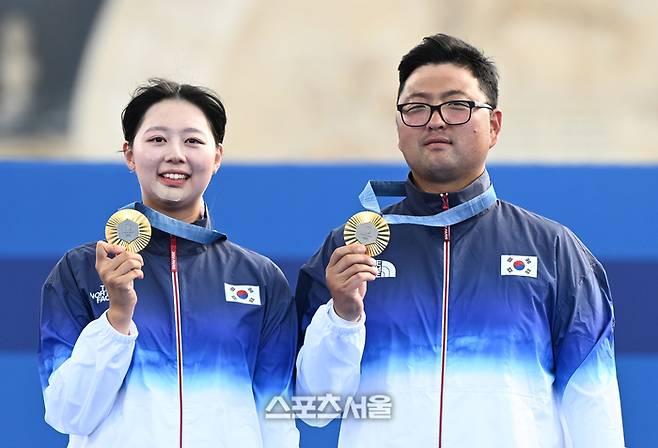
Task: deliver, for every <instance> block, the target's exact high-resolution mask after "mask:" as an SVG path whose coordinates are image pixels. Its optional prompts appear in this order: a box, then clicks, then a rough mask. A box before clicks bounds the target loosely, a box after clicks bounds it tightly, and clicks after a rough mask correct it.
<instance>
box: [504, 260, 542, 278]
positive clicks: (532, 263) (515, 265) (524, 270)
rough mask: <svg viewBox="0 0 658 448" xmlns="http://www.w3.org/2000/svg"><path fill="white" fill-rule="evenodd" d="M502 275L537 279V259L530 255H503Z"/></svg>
mask: <svg viewBox="0 0 658 448" xmlns="http://www.w3.org/2000/svg"><path fill="white" fill-rule="evenodd" d="M500 275H516V276H519V277H532V278H537V257H534V256H530V255H501V256H500Z"/></svg>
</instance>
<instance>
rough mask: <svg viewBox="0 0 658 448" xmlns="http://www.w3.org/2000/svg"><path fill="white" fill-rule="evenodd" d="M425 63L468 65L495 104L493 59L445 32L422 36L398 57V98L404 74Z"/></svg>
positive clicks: (495, 81) (489, 100)
mask: <svg viewBox="0 0 658 448" xmlns="http://www.w3.org/2000/svg"><path fill="white" fill-rule="evenodd" d="M427 64H455V65H457V66H459V67H463V68H466V69H468V70H469V71H470V72H471V73H472V74H473V76H474V77H475V78H476V79H477V80H478V82H479V83H480V89H482V92H484V94H485V95H486V96H487V101H488V102H489V104H490V105H491V106H493V107H497V105H498V70H497V69H496V65H495V64H494V63H493V61H492V60H491V59H489V58H487V57H486V56H485V55H484V53H482V52H481V51H480V50H478V49H477V48H475V47H473V46H472V45H469V44H467V43H466V42H464V41H463V40H461V39H457V38H456V37H452V36H448V35H446V34H435V35H434V36H428V37H425V38H423V41H422V42H421V43H420V44H418V45H416V46H415V47H414V48H412V49H411V51H409V53H407V54H405V55H404V56H403V57H402V60H401V61H400V65H399V66H398V71H399V72H400V87H399V88H398V98H399V97H400V93H402V89H404V84H405V83H406V82H407V78H409V76H410V75H411V74H412V73H413V71H414V70H416V69H417V68H418V67H421V66H423V65H427Z"/></svg>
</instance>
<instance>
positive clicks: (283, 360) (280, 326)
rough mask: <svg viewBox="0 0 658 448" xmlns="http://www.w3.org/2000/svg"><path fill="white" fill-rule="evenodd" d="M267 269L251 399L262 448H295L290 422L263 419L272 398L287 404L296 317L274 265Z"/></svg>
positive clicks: (296, 438) (296, 436) (294, 430)
mask: <svg viewBox="0 0 658 448" xmlns="http://www.w3.org/2000/svg"><path fill="white" fill-rule="evenodd" d="M269 269H270V271H269V272H268V275H269V278H268V280H267V282H268V291H267V302H266V305H265V306H266V310H265V319H264V321H263V327H262V330H261V338H260V345H259V348H258V355H257V358H256V365H255V368H254V380H253V392H254V399H255V401H256V406H257V408H258V415H259V419H260V425H261V435H262V439H263V447H264V448H273V447H281V448H291V447H295V448H296V447H298V446H299V432H298V431H297V428H296V427H295V421H294V419H292V418H288V419H272V418H267V408H268V406H269V405H270V403H272V400H273V399H274V398H276V397H280V398H281V399H283V400H284V401H285V402H286V403H290V398H291V395H292V373H293V367H294V364H295V355H296V351H297V314H296V313H295V306H294V302H293V299H292V294H291V292H290V287H289V286H288V282H287V280H286V278H285V277H284V275H283V273H282V272H281V270H280V269H279V268H278V267H277V266H276V265H274V263H272V264H271V265H270V267H269ZM276 410H278V409H275V411H276Z"/></svg>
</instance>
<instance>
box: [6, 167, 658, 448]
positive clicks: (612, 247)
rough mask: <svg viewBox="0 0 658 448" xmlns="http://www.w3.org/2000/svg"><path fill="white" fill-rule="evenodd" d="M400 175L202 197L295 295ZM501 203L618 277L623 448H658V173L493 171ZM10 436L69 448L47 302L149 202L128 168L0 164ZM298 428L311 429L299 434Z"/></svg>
mask: <svg viewBox="0 0 658 448" xmlns="http://www.w3.org/2000/svg"><path fill="white" fill-rule="evenodd" d="M406 172H407V170H406V168H405V166H404V165H373V164H368V165H340V166H338V165H334V166H331V165H276V166H267V165H230V164H229V165H225V166H224V167H222V169H221V171H220V173H219V175H218V176H217V178H216V179H215V180H214V181H213V183H212V184H211V186H210V187H209V189H208V191H207V193H206V200H207V202H208V205H209V207H210V209H211V213H212V216H213V218H214V225H215V228H217V229H218V230H221V231H223V232H225V233H227V234H228V236H229V238H230V239H232V240H233V241H234V242H237V243H238V244H241V245H243V246H245V247H247V248H250V249H253V250H256V251H258V252H261V253H263V254H264V255H267V256H269V257H271V258H272V259H274V261H276V262H277V263H278V264H279V266H280V267H281V268H282V269H283V271H284V272H285V274H286V276H287V277H288V280H289V281H290V283H291V285H293V288H294V284H295V282H296V278H297V270H298V268H299V266H300V265H301V264H302V263H303V262H304V261H305V260H306V259H307V258H308V257H309V256H310V255H311V254H312V253H313V252H314V251H315V250H316V249H317V248H318V247H319V245H320V244H321V242H322V241H323V239H324V237H325V236H326V234H327V233H328V231H329V230H330V229H331V228H333V227H336V226H338V225H340V224H342V223H343V222H344V221H345V219H346V218H347V217H349V216H350V215H351V214H352V213H354V212H355V211H358V210H360V206H359V203H358V199H357V195H358V193H359V192H360V191H361V189H362V187H363V185H364V183H365V182H366V181H367V180H368V179H404V177H405V176H406ZM490 174H491V177H492V179H493V182H494V185H495V186H496V191H497V193H498V195H499V197H501V198H502V199H505V200H507V201H510V202H513V203H515V204H517V205H520V206H522V207H525V208H527V209H529V210H531V211H533V212H537V213H539V214H542V215H544V216H546V217H548V218H550V219H554V220H557V221H559V222H561V223H562V224H564V225H566V226H568V227H569V228H571V229H572V230H573V231H574V232H575V233H576V234H577V235H578V236H579V238H580V239H582V240H583V242H584V243H585V244H586V245H587V246H588V247H589V248H590V250H591V251H592V252H593V253H594V254H595V255H596V256H597V258H599V260H601V261H602V262H603V264H604V266H605V268H606V270H607V272H608V277H609V280H610V285H611V288H612V293H613V299H614V302H615V313H616V340H615V344H616V352H617V369H618V378H619V384H620V390H621V399H622V410H623V416H624V428H625V434H626V444H627V445H628V446H629V447H634V448H637V447H640V448H641V447H653V446H658V427H657V426H656V425H655V421H656V418H658V325H657V324H656V320H657V317H658V300H657V299H658V236H656V225H657V224H656V223H658V166H558V165H556V166H544V165H542V166H532V165H514V166H501V165H496V166H492V167H490ZM0 176H2V177H1V178H2V179H3V180H4V185H5V191H4V194H3V195H2V200H1V204H2V207H1V208H0V210H1V211H0V213H1V214H2V215H1V218H0V281H1V282H2V283H1V284H2V285H3V286H2V290H1V292H0V297H1V300H2V305H3V312H2V313H0V328H1V329H2V330H1V331H2V337H1V338H0V381H1V382H2V384H3V385H5V393H4V397H3V398H4V400H3V401H4V404H5V405H4V406H2V410H0V425H1V426H2V429H3V430H4V431H3V433H4V435H5V436H4V440H3V446H6V447H19V446H47V447H63V446H66V437H65V436H62V435H59V434H57V433H56V432H55V431H54V430H52V429H50V428H49V427H48V426H47V425H46V424H45V423H44V422H43V403H42V398H41V389H40V386H39V378H38V373H37V362H36V347H37V328H38V320H39V297H40V289H41V285H42V283H43V281H44V280H45V278H46V276H47V275H48V273H49V272H50V270H51V269H52V267H53V266H54V264H55V262H56V261H57V260H58V259H59V258H60V257H61V256H62V254H63V253H64V252H65V251H66V250H68V249H70V248H72V247H74V246H76V245H79V244H81V243H84V242H87V241H93V240H96V239H99V238H102V237H103V229H104V225H105V221H106V219H107V217H108V216H109V215H110V214H111V213H112V212H113V211H114V210H115V209H116V208H118V207H120V206H122V205H124V204H126V203H128V202H132V201H134V200H136V199H138V198H139V189H138V186H137V183H136V180H135V178H134V176H133V175H131V174H129V173H128V172H127V170H126V169H125V168H124V167H123V166H122V165H114V164H91V163H90V164H85V163H65V162H48V163H41V162H0ZM300 426H302V425H300ZM337 428H338V424H337V422H334V423H332V424H331V425H330V426H329V427H328V428H326V429H320V430H318V429H309V428H307V427H305V426H302V446H303V447H304V446H308V447H318V448H322V447H332V446H335V440H336V431H337Z"/></svg>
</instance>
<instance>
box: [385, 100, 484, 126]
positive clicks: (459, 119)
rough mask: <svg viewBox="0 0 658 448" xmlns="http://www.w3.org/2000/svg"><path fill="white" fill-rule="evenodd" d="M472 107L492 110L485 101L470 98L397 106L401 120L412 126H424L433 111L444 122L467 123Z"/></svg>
mask: <svg viewBox="0 0 658 448" xmlns="http://www.w3.org/2000/svg"><path fill="white" fill-rule="evenodd" d="M474 108H482V109H490V110H494V108H493V107H492V106H490V105H488V104H487V103H480V102H479V101H471V100H452V101H446V102H445V103H441V104H437V105H436V106H432V105H431V104H427V103H403V104H398V106H397V109H398V111H399V112H400V116H401V117H402V122H403V123H404V124H406V125H407V126H410V127H412V128H420V127H422V126H425V125H426V124H427V123H429V122H430V120H431V119H432V114H433V113H434V112H435V111H437V112H439V116H440V117H441V119H442V120H443V121H444V122H445V123H446V124H453V125H454V124H464V123H468V120H470V119H471V115H472V113H473V109H474Z"/></svg>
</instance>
